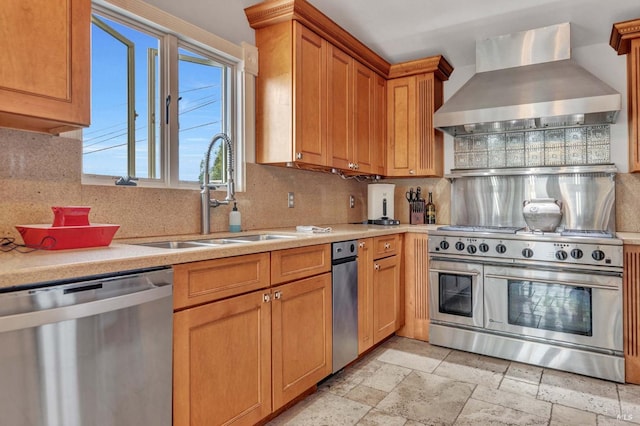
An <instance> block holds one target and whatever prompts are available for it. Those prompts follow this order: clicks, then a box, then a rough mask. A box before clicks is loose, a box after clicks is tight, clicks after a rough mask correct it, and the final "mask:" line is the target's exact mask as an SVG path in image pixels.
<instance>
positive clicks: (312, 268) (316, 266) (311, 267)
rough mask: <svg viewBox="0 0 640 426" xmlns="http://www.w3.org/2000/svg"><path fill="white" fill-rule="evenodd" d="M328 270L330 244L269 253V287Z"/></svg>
mask: <svg viewBox="0 0 640 426" xmlns="http://www.w3.org/2000/svg"><path fill="white" fill-rule="evenodd" d="M330 270H331V245H330V244H320V245H315V246H308V247H298V248H292V249H286V250H277V251H273V252H271V285H275V284H280V283H285V282H287V281H293V280H297V279H300V278H305V277H310V276H312V275H317V274H321V273H323V272H329V271H330Z"/></svg>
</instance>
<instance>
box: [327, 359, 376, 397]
mask: <svg viewBox="0 0 640 426" xmlns="http://www.w3.org/2000/svg"><path fill="white" fill-rule="evenodd" d="M383 365H384V364H383V363H382V362H380V361H377V360H375V359H367V360H366V362H359V363H357V364H355V365H353V366H352V367H349V368H346V369H344V370H342V371H339V372H337V373H336V374H334V375H333V377H331V378H330V379H329V380H327V381H325V382H324V383H322V384H321V385H320V388H319V389H320V390H322V391H328V392H332V393H334V394H336V395H340V396H344V395H346V394H348V393H349V392H350V391H351V390H352V389H353V388H355V387H356V386H358V385H359V384H361V383H362V382H363V381H364V380H365V379H368V378H370V377H371V376H372V375H373V374H375V372H376V371H378V370H379V369H380V367H382V366H383Z"/></svg>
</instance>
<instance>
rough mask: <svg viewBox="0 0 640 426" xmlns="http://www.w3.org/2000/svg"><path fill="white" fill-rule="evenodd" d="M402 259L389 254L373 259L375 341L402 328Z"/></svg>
mask: <svg viewBox="0 0 640 426" xmlns="http://www.w3.org/2000/svg"><path fill="white" fill-rule="evenodd" d="M399 324H400V259H399V256H389V257H385V258H384V259H377V260H374V261H373V343H374V344H376V343H378V342H380V341H382V340H383V339H385V338H386V337H388V336H391V335H392V334H393V333H395V332H396V330H398V329H399V328H400V325H399Z"/></svg>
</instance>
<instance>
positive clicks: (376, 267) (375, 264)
mask: <svg viewBox="0 0 640 426" xmlns="http://www.w3.org/2000/svg"><path fill="white" fill-rule="evenodd" d="M373 269H375V270H376V271H379V270H380V265H379V264H377V263H374V264H373Z"/></svg>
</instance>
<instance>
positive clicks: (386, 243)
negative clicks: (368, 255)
mask: <svg viewBox="0 0 640 426" xmlns="http://www.w3.org/2000/svg"><path fill="white" fill-rule="evenodd" d="M399 245H400V235H398V234H395V235H385V236H383V237H375V238H374V239H373V258H374V259H380V258H383V257H387V256H392V255H394V254H398V246H399Z"/></svg>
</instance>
